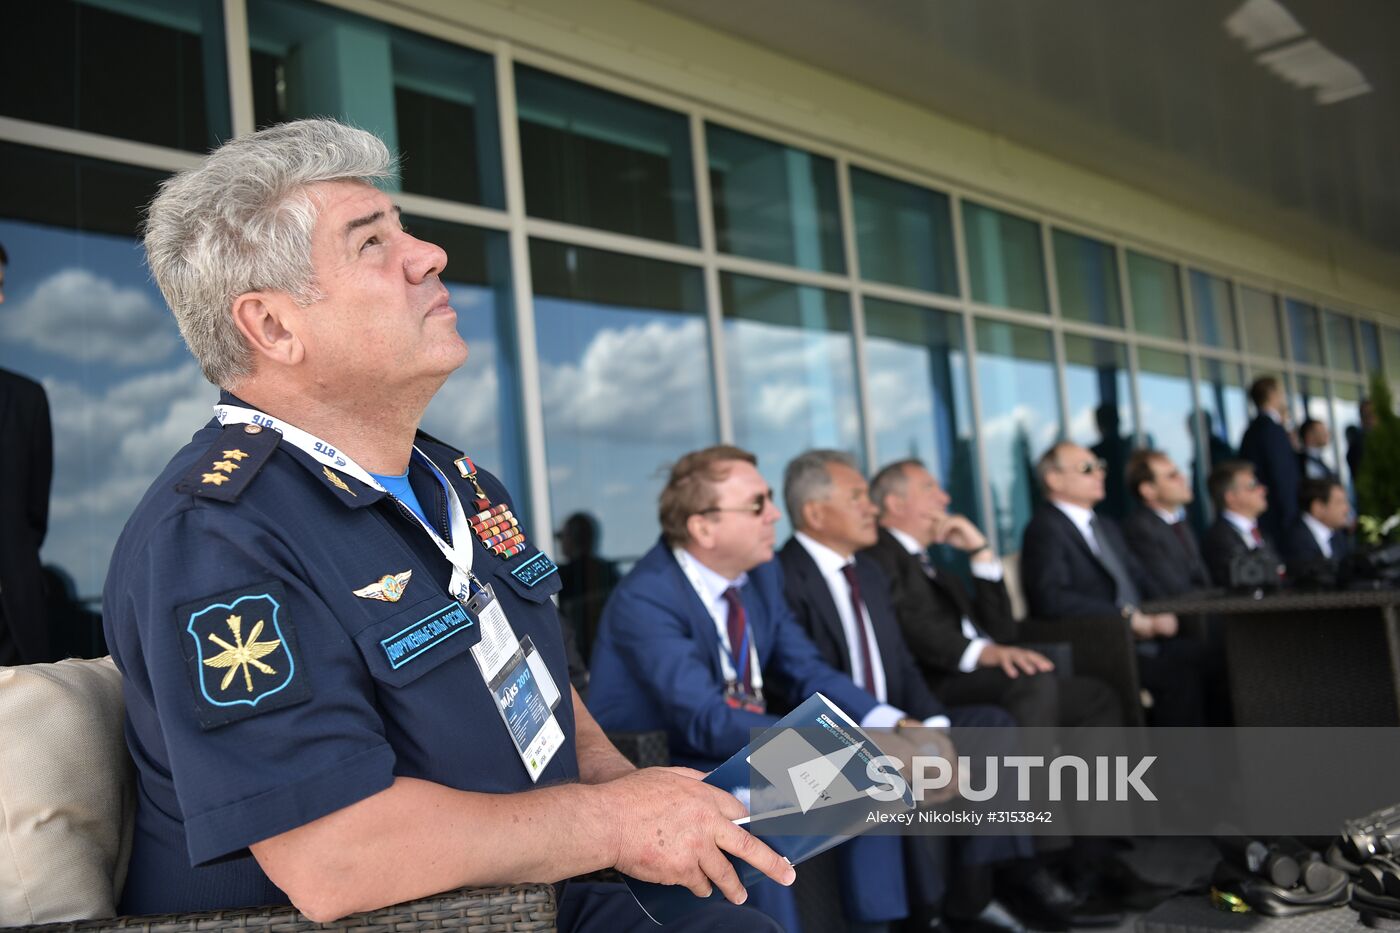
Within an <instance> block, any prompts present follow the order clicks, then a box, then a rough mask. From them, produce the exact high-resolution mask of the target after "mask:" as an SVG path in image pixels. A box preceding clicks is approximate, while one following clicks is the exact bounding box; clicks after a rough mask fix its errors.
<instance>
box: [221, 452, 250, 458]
mask: <svg viewBox="0 0 1400 933" xmlns="http://www.w3.org/2000/svg"><path fill="white" fill-rule="evenodd" d="M247 456H248V455H247V454H245V453H244V452H243V451H241V450H226V451H224V459H226V460H243V459H245V458H246V457H247Z"/></svg>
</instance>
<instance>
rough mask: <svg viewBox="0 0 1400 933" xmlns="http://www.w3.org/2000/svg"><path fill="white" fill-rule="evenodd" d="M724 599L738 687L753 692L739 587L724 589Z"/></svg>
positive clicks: (746, 626) (745, 625) (745, 618)
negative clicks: (727, 606)
mask: <svg viewBox="0 0 1400 933" xmlns="http://www.w3.org/2000/svg"><path fill="white" fill-rule="evenodd" d="M724 601H725V602H727V603H728V604H729V622H728V624H727V626H726V627H727V628H728V629H729V657H730V658H731V659H732V660H733V661H734V671H735V675H736V677H737V679H738V683H739V686H740V687H743V688H744V692H745V693H752V692H753V684H752V683H751V681H752V680H753V672H752V671H750V670H749V651H748V646H747V645H745V644H744V634H745V632H747V631H748V617H747V616H746V615H744V604H743V602H742V601H740V599H739V588H738V587H735V586H731V587H730V588H729V589H727V590H725V591H724Z"/></svg>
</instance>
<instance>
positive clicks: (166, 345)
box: [0, 268, 180, 366]
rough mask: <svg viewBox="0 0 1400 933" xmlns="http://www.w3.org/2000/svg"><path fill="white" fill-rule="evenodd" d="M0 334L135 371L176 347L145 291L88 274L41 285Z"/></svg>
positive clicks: (1, 322) (6, 319) (1, 321)
mask: <svg viewBox="0 0 1400 933" xmlns="http://www.w3.org/2000/svg"><path fill="white" fill-rule="evenodd" d="M0 335H3V336H4V338H5V339H6V340H12V341H17V342H23V343H28V344H30V345H31V346H34V347H37V348H38V349H40V350H44V351H47V352H49V353H54V354H57V355H60V356H66V357H68V358H70V359H75V360H80V361H84V362H86V361H91V360H101V361H102V362H104V363H109V364H114V365H118V366H134V365H137V364H140V363H153V362H159V361H161V360H163V359H165V357H166V356H168V355H169V354H170V352H171V351H172V350H174V349H175V348H176V347H177V346H178V345H179V343H180V338H179V334H178V332H177V331H176V330H175V328H174V326H173V325H172V321H171V319H170V317H169V315H168V313H167V312H166V311H165V310H164V309H163V308H162V307H160V306H159V305H158V304H157V303H156V300H155V299H154V298H153V296H152V293H151V291H150V290H148V289H144V288H123V287H121V286H119V285H117V284H116V283H115V282H113V281H112V280H111V279H108V278H105V277H103V276H99V275H96V274H94V273H93V272H92V271H90V270H88V269H76V268H70V269H62V270H60V271H58V272H55V273H54V274H53V275H51V276H49V277H48V278H47V279H45V280H44V281H43V282H41V283H39V285H38V287H37V288H35V289H34V292H33V293H32V294H31V295H30V296H29V297H28V298H27V299H26V300H25V301H24V302H23V304H21V305H20V306H19V308H18V309H16V311H14V312H12V313H11V314H8V315H5V316H3V317H0Z"/></svg>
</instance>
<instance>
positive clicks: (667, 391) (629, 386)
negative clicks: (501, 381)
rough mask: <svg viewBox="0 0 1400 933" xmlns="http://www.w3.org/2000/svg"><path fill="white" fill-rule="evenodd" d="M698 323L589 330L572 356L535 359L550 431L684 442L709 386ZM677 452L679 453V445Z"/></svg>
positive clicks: (702, 333) (665, 321)
mask: <svg viewBox="0 0 1400 933" xmlns="http://www.w3.org/2000/svg"><path fill="white" fill-rule="evenodd" d="M708 383H709V356H708V354H707V353H706V347H705V322H704V321H703V320H699V319H686V320H682V321H680V322H678V323H671V319H653V320H649V321H646V322H645V323H640V324H636V325H631V326H627V327H612V328H603V329H600V330H598V331H597V332H596V333H594V334H593V336H592V339H590V340H589V341H588V345H587V346H586V347H584V348H583V351H582V353H581V354H580V356H579V358H578V361H577V362H574V361H568V362H548V361H545V360H541V361H540V385H541V394H542V397H543V402H544V411H545V419H546V421H547V422H548V425H549V429H550V431H551V433H553V432H556V431H557V432H566V433H572V434H592V435H598V434H603V435H606V436H607V437H609V438H614V439H617V438H628V437H630V438H636V439H638V440H648V441H657V442H672V443H682V442H683V443H688V442H690V441H691V439H692V438H693V437H694V436H695V423H694V418H693V417H687V416H681V417H677V411H678V409H679V410H681V411H690V410H692V409H693V408H694V407H695V406H696V405H697V404H700V405H704V404H705V402H706V393H707V392H708V389H709V386H708ZM682 452H683V451H682Z"/></svg>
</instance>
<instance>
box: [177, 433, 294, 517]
mask: <svg viewBox="0 0 1400 933" xmlns="http://www.w3.org/2000/svg"><path fill="white" fill-rule="evenodd" d="M281 439H282V435H280V434H278V433H277V432H276V431H273V430H270V429H268V428H264V427H262V426H261V425H257V424H230V425H227V426H226V427H225V428H224V429H223V430H222V431H220V432H219V436H218V437H217V438H215V440H214V443H213V445H212V446H211V447H210V448H209V449H208V450H207V451H205V453H204V455H203V456H201V457H200V458H199V459H198V460H197V461H195V465H194V468H193V469H191V470H190V471H189V472H188V473H186V474H185V475H184V477H182V478H181V480H180V481H179V482H178V483H176V484H175V491H176V492H181V493H185V494H186V495H192V496H203V497H204V498H206V499H216V500H218V501H219V502H236V501H237V500H238V497H239V495H241V494H242V492H243V490H245V489H247V488H248V484H249V483H251V482H252V481H253V477H254V476H257V475H258V471H259V470H261V469H262V466H263V464H264V463H266V462H267V460H268V458H269V457H270V456H272V452H273V451H274V450H276V449H277V442H278V441H280V440H281Z"/></svg>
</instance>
